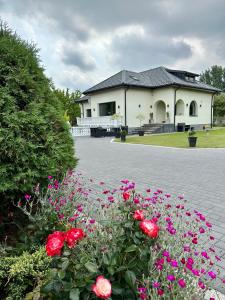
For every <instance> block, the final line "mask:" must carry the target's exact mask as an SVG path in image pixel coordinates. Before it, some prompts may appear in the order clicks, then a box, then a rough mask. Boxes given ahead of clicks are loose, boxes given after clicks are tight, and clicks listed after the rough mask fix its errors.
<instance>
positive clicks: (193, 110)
mask: <svg viewBox="0 0 225 300" xmlns="http://www.w3.org/2000/svg"><path fill="white" fill-rule="evenodd" d="M197 115H198V112H197V103H196V101H191V104H190V107H189V116H191V117H196V116H197Z"/></svg>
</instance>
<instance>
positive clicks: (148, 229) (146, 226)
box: [140, 220, 159, 239]
mask: <svg viewBox="0 0 225 300" xmlns="http://www.w3.org/2000/svg"><path fill="white" fill-rule="evenodd" d="M140 229H141V230H142V231H143V232H144V233H145V234H146V235H148V236H149V237H151V238H153V239H155V238H157V237H158V234H159V227H158V226H157V225H156V224H155V223H154V222H152V221H150V220H143V221H142V222H141V223H140Z"/></svg>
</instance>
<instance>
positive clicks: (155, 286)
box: [152, 281, 160, 288]
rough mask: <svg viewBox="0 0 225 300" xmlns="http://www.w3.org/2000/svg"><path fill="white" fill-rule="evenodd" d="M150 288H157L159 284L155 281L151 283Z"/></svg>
mask: <svg viewBox="0 0 225 300" xmlns="http://www.w3.org/2000/svg"><path fill="white" fill-rule="evenodd" d="M152 286H153V287H154V288H159V287H160V283H159V282H157V281H155V282H153V283H152Z"/></svg>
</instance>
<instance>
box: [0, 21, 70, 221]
mask: <svg viewBox="0 0 225 300" xmlns="http://www.w3.org/2000/svg"><path fill="white" fill-rule="evenodd" d="M63 114H64V111H63V110H62V108H61V104H60V102H59V100H58V98H57V97H55V94H54V92H53V90H52V83H51V82H50V81H49V79H47V78H46V76H45V74H44V70H43V68H42V67H41V66H40V59H39V56H38V50H37V48H36V46H35V45H33V44H30V43H28V42H25V41H23V40H22V39H21V38H20V37H19V36H18V35H17V34H16V33H14V32H12V31H11V30H10V29H9V28H8V26H7V25H5V24H4V23H2V22H1V23H0V145H1V147H0V178H1V184H0V199H1V206H0V217H1V213H2V214H3V213H5V214H7V209H6V208H7V207H9V205H10V204H9V203H12V202H13V201H18V200H19V199H20V198H21V197H23V196H24V193H32V191H33V189H34V187H35V185H37V184H38V183H39V184H40V185H41V186H44V185H45V184H46V183H47V176H48V175H52V176H55V177H57V178H62V176H63V175H64V174H65V173H66V171H67V170H68V169H69V168H73V167H74V166H75V164H76V159H75V158H74V148H73V140H72V137H71V134H70V131H69V127H68V125H67V123H66V122H65V119H64V117H63Z"/></svg>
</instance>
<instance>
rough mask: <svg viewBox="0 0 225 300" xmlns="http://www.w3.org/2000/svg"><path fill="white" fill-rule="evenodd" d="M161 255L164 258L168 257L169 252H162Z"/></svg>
mask: <svg viewBox="0 0 225 300" xmlns="http://www.w3.org/2000/svg"><path fill="white" fill-rule="evenodd" d="M162 255H163V256H165V257H169V256H170V253H169V251H163V253H162Z"/></svg>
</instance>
